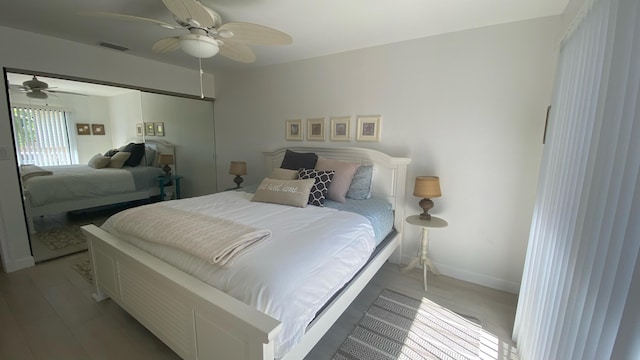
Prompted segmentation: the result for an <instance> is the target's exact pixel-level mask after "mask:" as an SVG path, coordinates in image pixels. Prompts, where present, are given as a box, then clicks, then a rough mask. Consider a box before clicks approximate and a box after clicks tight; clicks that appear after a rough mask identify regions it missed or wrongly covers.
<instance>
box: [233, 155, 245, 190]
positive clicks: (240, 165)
mask: <svg viewBox="0 0 640 360" xmlns="http://www.w3.org/2000/svg"><path fill="white" fill-rule="evenodd" d="M229 174H231V175H235V176H236V177H235V178H233V182H234V183H236V189H239V188H240V184H242V182H243V181H244V179H243V178H242V176H241V175H247V163H246V162H245V161H232V162H231V165H230V166H229Z"/></svg>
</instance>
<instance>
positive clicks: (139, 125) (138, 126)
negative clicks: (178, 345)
mask: <svg viewBox="0 0 640 360" xmlns="http://www.w3.org/2000/svg"><path fill="white" fill-rule="evenodd" d="M143 131H144V130H142V123H137V124H136V136H142V135H143Z"/></svg>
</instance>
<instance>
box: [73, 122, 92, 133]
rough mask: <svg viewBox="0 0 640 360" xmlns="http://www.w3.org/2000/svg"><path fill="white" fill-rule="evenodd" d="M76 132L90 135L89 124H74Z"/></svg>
mask: <svg viewBox="0 0 640 360" xmlns="http://www.w3.org/2000/svg"><path fill="white" fill-rule="evenodd" d="M76 134H78V135H91V127H90V126H89V124H76Z"/></svg>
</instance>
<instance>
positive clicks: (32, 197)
mask: <svg viewBox="0 0 640 360" xmlns="http://www.w3.org/2000/svg"><path fill="white" fill-rule="evenodd" d="M134 142H139V140H138V141H134ZM145 148H147V152H146V154H145V156H144V159H143V160H142V161H141V163H140V165H138V166H135V167H129V166H123V167H122V168H93V167H91V166H89V165H68V166H49V167H29V166H24V167H21V168H22V169H24V170H22V172H21V174H22V175H21V176H22V186H23V194H24V206H25V212H26V215H27V220H28V223H29V228H30V230H31V231H33V230H35V229H34V227H33V217H36V216H43V215H54V214H59V213H63V212H68V211H75V210H82V209H89V208H94V207H99V206H106V205H113V204H119V203H124V202H129V201H135V200H143V199H149V198H151V197H153V196H157V195H159V194H160V191H159V187H158V183H157V180H156V179H157V177H158V176H160V175H162V174H163V173H162V170H161V169H160V168H159V167H158V160H157V159H158V155H159V154H171V155H173V156H174V157H175V150H174V146H173V145H172V144H171V143H169V142H166V141H162V140H150V139H147V140H146V141H145ZM147 156H148V158H147ZM34 169H35V170H34Z"/></svg>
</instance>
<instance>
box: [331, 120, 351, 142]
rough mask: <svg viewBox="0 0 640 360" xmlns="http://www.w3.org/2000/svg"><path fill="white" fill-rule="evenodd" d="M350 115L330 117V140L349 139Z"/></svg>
mask: <svg viewBox="0 0 640 360" xmlns="http://www.w3.org/2000/svg"><path fill="white" fill-rule="evenodd" d="M350 128H351V116H340V117H332V118H331V141H349V140H351V129H350Z"/></svg>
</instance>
